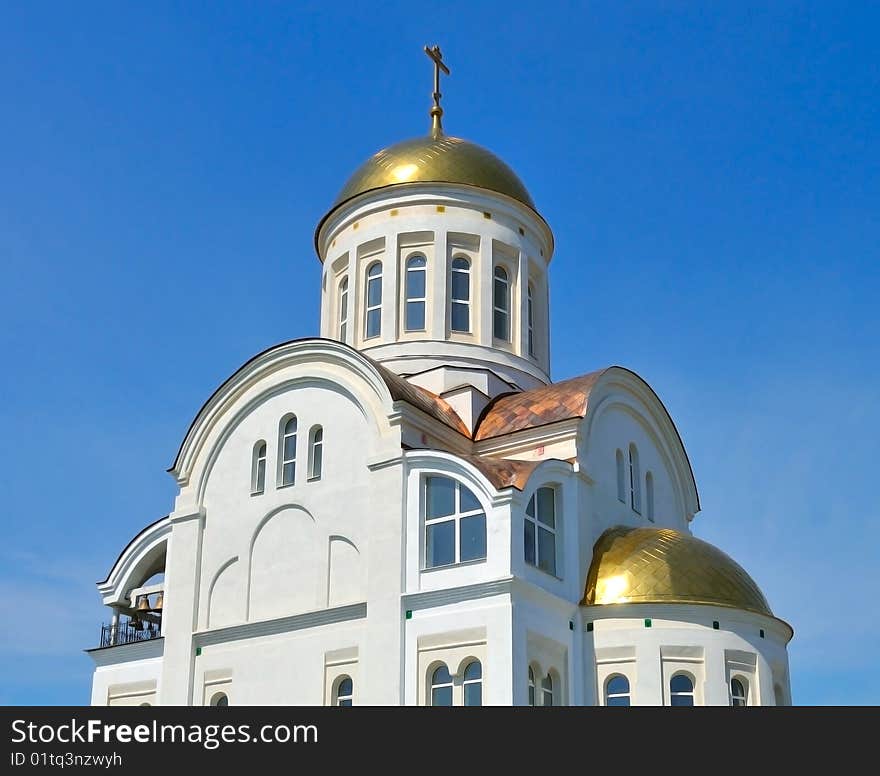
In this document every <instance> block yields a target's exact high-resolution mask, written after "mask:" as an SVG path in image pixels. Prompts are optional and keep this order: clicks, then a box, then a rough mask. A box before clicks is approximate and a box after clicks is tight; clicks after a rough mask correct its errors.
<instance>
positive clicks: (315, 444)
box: [309, 426, 324, 480]
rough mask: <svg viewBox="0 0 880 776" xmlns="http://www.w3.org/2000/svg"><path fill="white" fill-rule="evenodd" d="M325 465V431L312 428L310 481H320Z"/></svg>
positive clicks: (320, 428) (317, 427) (310, 433)
mask: <svg viewBox="0 0 880 776" xmlns="http://www.w3.org/2000/svg"><path fill="white" fill-rule="evenodd" d="M323 463H324V429H323V428H322V427H321V426H312V430H311V431H309V479H310V480H320V479H321V469H322V467H323Z"/></svg>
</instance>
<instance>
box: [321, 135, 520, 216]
mask: <svg viewBox="0 0 880 776" xmlns="http://www.w3.org/2000/svg"><path fill="white" fill-rule="evenodd" d="M401 183H463V184H466V185H468V186H476V187H478V188H481V189H488V190H489V191H495V192H498V193H499V194H505V195H507V196H508V197H512V198H513V199H515V200H518V201H519V202H522V203H523V204H524V205H528V206H529V207H530V208H532V210H535V203H534V202H533V201H532V198H531V196H529V192H528V191H527V190H526V187H525V186H524V185H523V182H522V181H521V180H520V179H519V178H518V177H517V174H516V173H515V172H514V171H513V170H511V169H510V167H508V166H507V165H506V164H505V163H504V162H503V161H501V159H499V158H498V157H497V156H495V154H493V153H492V152H491V151H487V150H486V149H485V148H483V147H482V146H478V145H477V144H476V143H471V142H469V141H467V140H462V139H461V138H459V137H449V136H447V135H443V134H441V133H433V134H431V135H427V136H425V137H417V138H414V139H413V140H404V141H403V142H402V143H396V144H395V145H393V146H390V147H388V148H385V149H384V150H382V151H379V153H377V154H374V155H373V156H371V157H370V158H369V159H367V161H366V162H364V163H363V164H362V165H361V166H360V167H359V168H358V169H357V170H356V171H355V173H354V175H352V176H351V178H349V179H348V182H347V183H346V184H345V186H344V187H343V188H342V191H340V192H339V196H338V197H337V198H336V201H335V202H334V203H333V207H332V208H331V210H333V209H335V208H336V207H337V206H339V205H341V204H342V203H343V202H345V201H346V200H349V199H351V198H352V197H356V196H357V195H358V194H363V193H364V192H367V191H373V190H375V189H381V188H385V187H386V186H394V185H397V184H401Z"/></svg>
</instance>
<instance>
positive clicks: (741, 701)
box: [730, 677, 749, 706]
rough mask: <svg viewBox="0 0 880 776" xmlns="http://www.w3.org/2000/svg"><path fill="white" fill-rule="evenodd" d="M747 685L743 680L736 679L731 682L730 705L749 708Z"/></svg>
mask: <svg viewBox="0 0 880 776" xmlns="http://www.w3.org/2000/svg"><path fill="white" fill-rule="evenodd" d="M748 697H749V696H748V690H747V684H746V682H745V681H744V680H743V679H740V678H738V677H735V678H733V679H731V680H730V705H731V706H748V705H749V704H748Z"/></svg>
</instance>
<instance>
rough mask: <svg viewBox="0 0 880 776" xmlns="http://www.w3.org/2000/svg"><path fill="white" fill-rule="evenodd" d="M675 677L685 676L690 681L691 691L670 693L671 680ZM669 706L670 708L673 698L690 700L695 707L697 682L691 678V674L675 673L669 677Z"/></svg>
mask: <svg viewBox="0 0 880 776" xmlns="http://www.w3.org/2000/svg"><path fill="white" fill-rule="evenodd" d="M677 676H686V677H687V678H688V679H690V681H691V690H690V692H673V691H672V680H673V679H675V678H676V677H677ZM668 690H669V705H670V706H672V699H673V698H691V699H692V700H693V705H694V706H696V705H697V680H696V678H695V677H694V676H693V674H690V673H688V672H687V671H676V672H675V673H673V674H672V675H671V676H670V677H669V684H668Z"/></svg>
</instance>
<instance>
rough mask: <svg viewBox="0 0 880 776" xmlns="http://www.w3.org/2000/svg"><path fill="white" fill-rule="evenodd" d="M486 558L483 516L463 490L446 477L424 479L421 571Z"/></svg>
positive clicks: (477, 501) (484, 517)
mask: <svg viewBox="0 0 880 776" xmlns="http://www.w3.org/2000/svg"><path fill="white" fill-rule="evenodd" d="M485 557H486V513H485V511H484V510H483V507H482V505H481V504H480V502H479V500H478V499H477V498H476V496H474V494H473V493H471V491H470V490H468V489H467V488H466V487H464V486H463V485H461V484H460V483H458V482H456V481H455V480H453V479H451V478H449V477H439V476H433V477H426V478H425V568H436V567H438V566H451V565H454V564H456V563H466V562H468V561H475V560H482V559H483V558H485Z"/></svg>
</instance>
